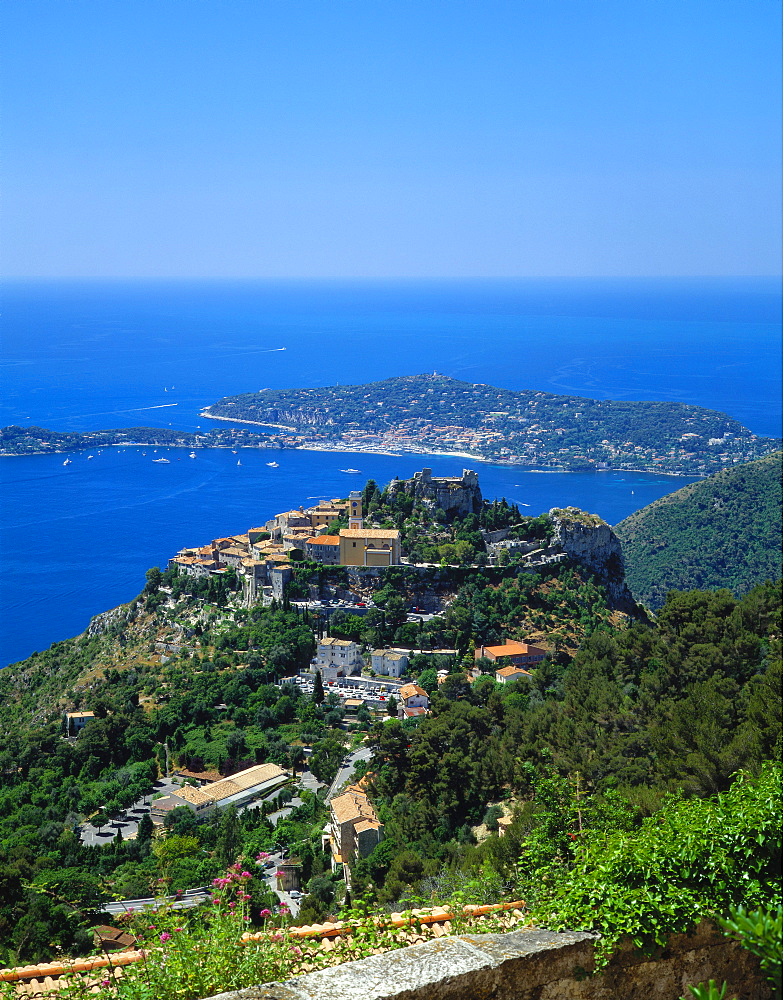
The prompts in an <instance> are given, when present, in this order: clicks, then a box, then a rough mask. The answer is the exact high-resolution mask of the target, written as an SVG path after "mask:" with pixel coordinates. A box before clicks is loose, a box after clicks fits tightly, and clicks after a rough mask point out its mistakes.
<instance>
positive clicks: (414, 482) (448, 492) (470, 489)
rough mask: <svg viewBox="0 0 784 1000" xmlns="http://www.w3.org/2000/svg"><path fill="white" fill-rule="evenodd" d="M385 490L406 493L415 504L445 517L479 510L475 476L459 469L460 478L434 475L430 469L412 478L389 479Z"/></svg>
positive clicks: (477, 479)
mask: <svg viewBox="0 0 784 1000" xmlns="http://www.w3.org/2000/svg"><path fill="white" fill-rule="evenodd" d="M387 489H388V491H389V492H390V493H391V494H394V493H406V494H408V495H409V496H412V497H413V498H414V500H415V501H418V502H419V503H422V504H424V505H425V506H427V507H430V508H432V509H440V510H442V511H444V513H445V514H446V516H447V517H448V518H450V519H451V518H453V517H465V516H466V515H468V514H478V513H479V512H480V511H481V509H482V491H481V489H480V488H479V476H478V475H477V474H476V472H474V471H473V470H472V469H463V475H462V476H434V475H433V470H432V469H422V471H421V472H415V473H414V477H413V479H393V480H392V482H391V483H390V484H389V486H388V488H387Z"/></svg>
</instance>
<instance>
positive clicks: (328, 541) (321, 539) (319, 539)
mask: <svg viewBox="0 0 784 1000" xmlns="http://www.w3.org/2000/svg"><path fill="white" fill-rule="evenodd" d="M307 542H308V544H309V545H340V537H339V536H338V535H316V537H315V538H308V539H307Z"/></svg>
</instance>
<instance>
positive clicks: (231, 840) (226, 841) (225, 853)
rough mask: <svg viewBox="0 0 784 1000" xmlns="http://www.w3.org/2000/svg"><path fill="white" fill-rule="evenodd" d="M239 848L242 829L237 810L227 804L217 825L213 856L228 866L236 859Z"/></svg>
mask: <svg viewBox="0 0 784 1000" xmlns="http://www.w3.org/2000/svg"><path fill="white" fill-rule="evenodd" d="M241 850H242V829H241V826H240V821H239V817H238V816H237V810H236V808H235V807H234V806H227V807H226V808H225V809H224V810H223V813H222V815H221V818H220V823H219V825H218V835H217V837H216V839H215V856H216V858H217V859H218V861H219V862H220V863H221V864H222V865H224V866H228V865H230V864H233V863H234V862H235V861H236V860H237V857H238V856H239V854H240V851H241Z"/></svg>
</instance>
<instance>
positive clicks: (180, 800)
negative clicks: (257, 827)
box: [150, 764, 290, 822]
mask: <svg viewBox="0 0 784 1000" xmlns="http://www.w3.org/2000/svg"><path fill="white" fill-rule="evenodd" d="M289 778H290V775H289V774H288V773H287V772H286V771H284V770H283V768H282V767H278V765H277V764H257V765H256V766H255V767H248V768H246V769H245V770H244V771H238V772H237V773H236V774H232V775H231V777H229V778H221V780H220V781H214V782H213V783H212V784H210V785H204V786H203V787H202V788H193V787H191V786H190V785H185V786H184V787H182V788H181V789H180V790H179V791H177V792H172V794H171V795H166V796H164V797H162V798H160V799H154V800H153V803H152V807H151V810H150V811H151V814H152V818H153V820H156V819H157V820H158V821H159V822H160V821H161V820H162V818H163V817H164V816H165V815H166V813H167V812H169V811H171V810H172V809H176V808H177V806H187V807H188V808H189V809H190V810H191V812H193V813H194V814H195V815H196V817H197V818H198V819H206V818H207V817H208V816H210V815H211V814H212V813H213V812H214V811H215V810H216V809H225V808H226V807H227V806H237V807H239V806H244V805H246V804H247V803H248V802H250V801H251V800H253V799H257V798H260V797H262V796H265V795H268V794H269V793H270V792H271V791H274V790H275V789H276V788H280V787H281V786H282V785H285V784H286V782H287V781H288V780H289Z"/></svg>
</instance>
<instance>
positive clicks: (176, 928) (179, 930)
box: [174, 927, 185, 934]
mask: <svg viewBox="0 0 784 1000" xmlns="http://www.w3.org/2000/svg"><path fill="white" fill-rule="evenodd" d="M184 930H185V928H184V927H175V928H174V933H175V934H180V933H182V931H184Z"/></svg>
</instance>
